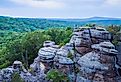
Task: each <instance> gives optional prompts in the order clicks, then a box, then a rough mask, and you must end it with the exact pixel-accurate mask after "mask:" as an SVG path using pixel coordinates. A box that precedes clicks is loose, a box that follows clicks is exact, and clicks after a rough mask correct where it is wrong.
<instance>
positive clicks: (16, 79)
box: [11, 72, 24, 82]
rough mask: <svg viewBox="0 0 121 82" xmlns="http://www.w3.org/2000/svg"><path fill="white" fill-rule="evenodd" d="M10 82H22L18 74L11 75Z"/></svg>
mask: <svg viewBox="0 0 121 82" xmlns="http://www.w3.org/2000/svg"><path fill="white" fill-rule="evenodd" d="M11 82H24V80H23V79H22V78H21V77H20V75H19V74H18V73H16V72H15V73H13V75H12V80H11Z"/></svg>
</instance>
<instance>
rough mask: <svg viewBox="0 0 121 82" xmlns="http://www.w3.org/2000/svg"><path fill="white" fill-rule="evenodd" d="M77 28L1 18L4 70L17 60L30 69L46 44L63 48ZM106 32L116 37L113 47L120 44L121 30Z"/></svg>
mask: <svg viewBox="0 0 121 82" xmlns="http://www.w3.org/2000/svg"><path fill="white" fill-rule="evenodd" d="M55 21H56V22H55ZM76 24H77V23H76ZM73 25H74V24H73V23H71V22H68V23H67V22H64V21H58V22H57V20H47V19H41V20H40V19H25V18H10V17H0V68H5V67H7V66H10V65H11V64H12V63H13V61H15V60H20V61H22V62H23V64H24V65H25V67H28V65H29V64H31V63H32V62H33V60H34V58H35V57H37V55H38V54H37V53H38V50H39V49H40V48H41V47H42V44H43V42H44V41H45V40H52V41H55V42H56V44H58V45H60V46H62V45H64V44H65V43H67V42H68V41H69V40H70V37H71V34H72V30H73V29H72V26H73ZM88 25H89V24H88ZM90 26H91V25H90ZM106 28H107V29H108V31H110V32H111V34H112V35H113V36H115V37H114V40H113V43H114V44H115V45H116V44H118V42H119V41H118V36H119V34H120V30H121V26H115V25H110V26H106ZM28 61H29V62H28Z"/></svg>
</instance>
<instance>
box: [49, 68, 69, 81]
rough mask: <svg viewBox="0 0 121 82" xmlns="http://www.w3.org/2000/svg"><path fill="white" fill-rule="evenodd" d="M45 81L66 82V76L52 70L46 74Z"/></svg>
mask: <svg viewBox="0 0 121 82" xmlns="http://www.w3.org/2000/svg"><path fill="white" fill-rule="evenodd" d="M47 79H49V80H52V81H53V82H68V78H67V76H66V75H64V74H63V73H61V72H59V71H58V70H56V69H52V70H50V71H49V72H48V73H47Z"/></svg>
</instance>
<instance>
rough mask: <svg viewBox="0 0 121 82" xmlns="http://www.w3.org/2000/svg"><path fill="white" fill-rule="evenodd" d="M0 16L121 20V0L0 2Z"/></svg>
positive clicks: (20, 0)
mask: <svg viewBox="0 0 121 82" xmlns="http://www.w3.org/2000/svg"><path fill="white" fill-rule="evenodd" d="M0 15H1V16H12V17H27V18H28V17H29V18H33V17H34V18H89V17H112V18H121V0H0Z"/></svg>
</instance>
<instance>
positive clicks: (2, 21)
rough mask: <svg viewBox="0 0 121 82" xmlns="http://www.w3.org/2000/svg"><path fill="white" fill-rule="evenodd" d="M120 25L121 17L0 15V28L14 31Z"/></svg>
mask: <svg viewBox="0 0 121 82" xmlns="http://www.w3.org/2000/svg"><path fill="white" fill-rule="evenodd" d="M93 23H94V24H97V25H103V26H108V25H111V24H113V25H121V19H118V18H105V17H92V18H85V19H54V18H53V19H45V18H12V17H4V16H0V30H9V31H16V32H30V31H34V30H37V29H48V28H64V27H74V26H75V25H78V26H82V25H86V24H93Z"/></svg>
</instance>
